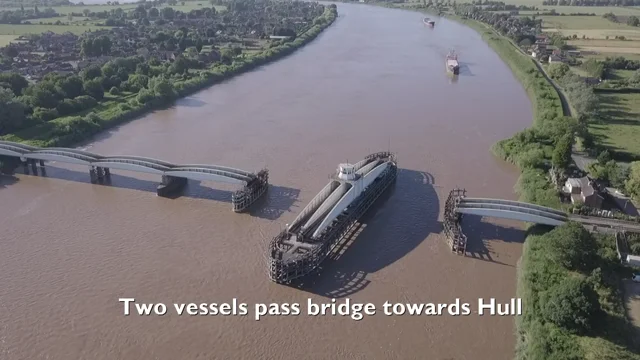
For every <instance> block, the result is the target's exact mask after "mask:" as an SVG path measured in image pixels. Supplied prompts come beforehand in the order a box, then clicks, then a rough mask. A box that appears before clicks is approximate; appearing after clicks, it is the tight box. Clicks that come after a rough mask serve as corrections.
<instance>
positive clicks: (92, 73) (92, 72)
mask: <svg viewBox="0 0 640 360" xmlns="http://www.w3.org/2000/svg"><path fill="white" fill-rule="evenodd" d="M101 76H102V69H100V67H99V66H98V65H90V66H88V67H87V68H86V69H84V70H83V71H82V80H83V81H85V82H86V81H87V80H93V79H95V78H98V77H101Z"/></svg>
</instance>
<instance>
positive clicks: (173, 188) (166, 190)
mask: <svg viewBox="0 0 640 360" xmlns="http://www.w3.org/2000/svg"><path fill="white" fill-rule="evenodd" d="M186 185H187V179H185V178H181V177H175V176H169V175H163V176H162V183H161V184H160V185H158V188H157V190H156V192H157V194H158V196H169V195H172V194H175V193H177V192H179V191H181V190H182V189H184V187H185V186H186Z"/></svg>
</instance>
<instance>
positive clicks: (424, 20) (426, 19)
mask: <svg viewBox="0 0 640 360" xmlns="http://www.w3.org/2000/svg"><path fill="white" fill-rule="evenodd" d="M422 22H423V23H425V24H426V25H428V26H430V27H434V26H435V25H436V22H435V21H433V20H431V19H429V18H424V19H422Z"/></svg>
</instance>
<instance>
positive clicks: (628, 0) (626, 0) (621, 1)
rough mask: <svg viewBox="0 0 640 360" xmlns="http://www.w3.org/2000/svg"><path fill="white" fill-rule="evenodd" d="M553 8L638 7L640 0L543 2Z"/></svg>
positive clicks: (544, 0) (565, 0) (546, 0)
mask: <svg viewBox="0 0 640 360" xmlns="http://www.w3.org/2000/svg"><path fill="white" fill-rule="evenodd" d="M542 5H551V6H638V5H640V0H543V1H542Z"/></svg>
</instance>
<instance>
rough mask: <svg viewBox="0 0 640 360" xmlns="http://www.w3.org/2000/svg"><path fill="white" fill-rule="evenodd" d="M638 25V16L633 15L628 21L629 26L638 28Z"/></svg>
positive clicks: (639, 21)
mask: <svg viewBox="0 0 640 360" xmlns="http://www.w3.org/2000/svg"><path fill="white" fill-rule="evenodd" d="M638 24H640V20H639V19H638V17H637V16H634V15H631V16H629V18H628V19H627V25H629V26H638Z"/></svg>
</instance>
